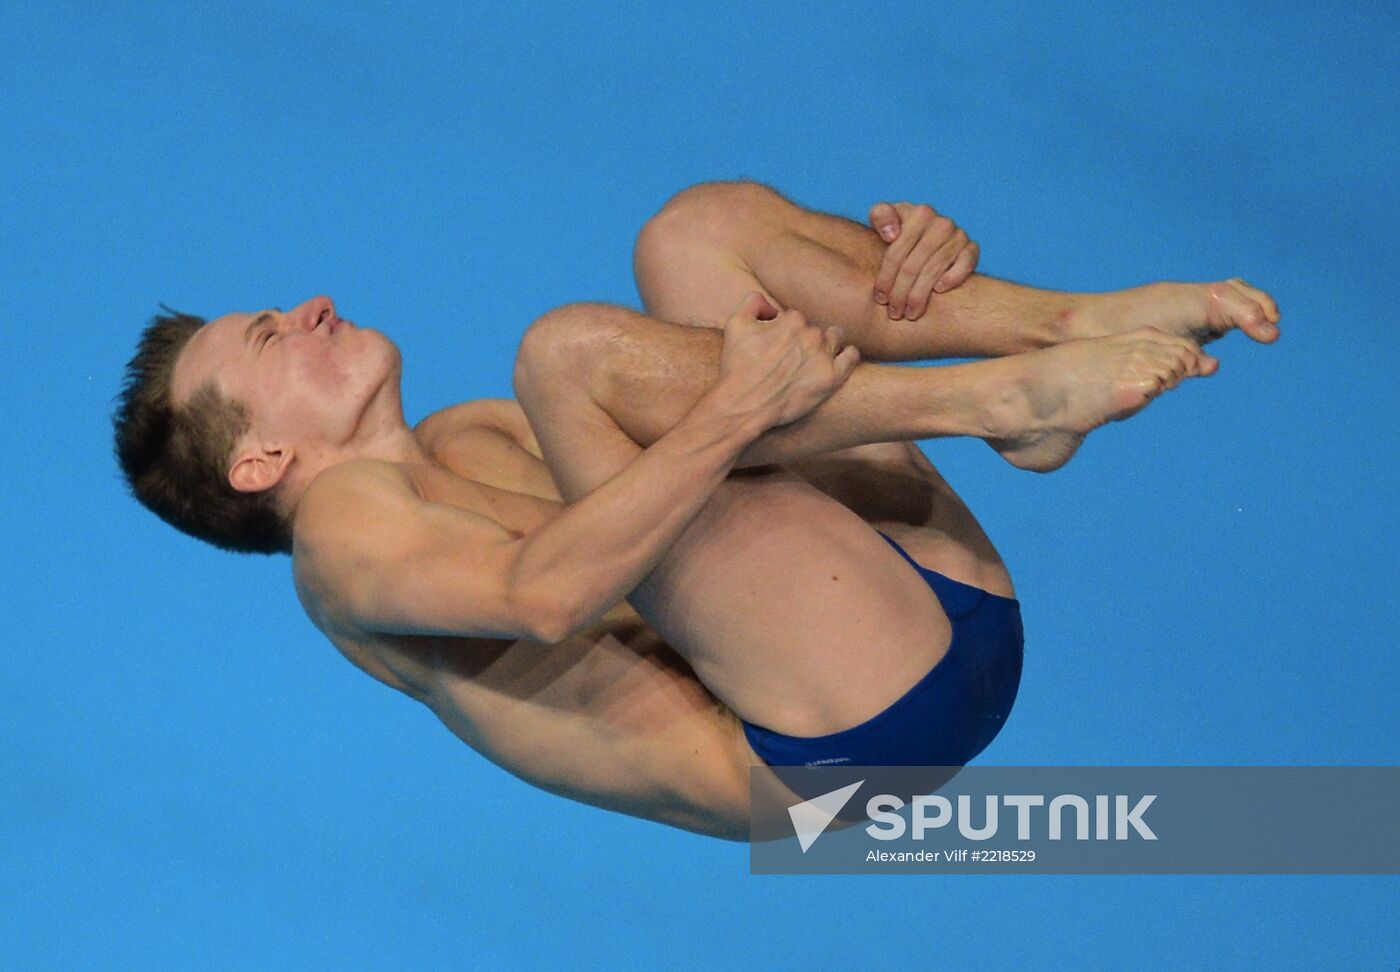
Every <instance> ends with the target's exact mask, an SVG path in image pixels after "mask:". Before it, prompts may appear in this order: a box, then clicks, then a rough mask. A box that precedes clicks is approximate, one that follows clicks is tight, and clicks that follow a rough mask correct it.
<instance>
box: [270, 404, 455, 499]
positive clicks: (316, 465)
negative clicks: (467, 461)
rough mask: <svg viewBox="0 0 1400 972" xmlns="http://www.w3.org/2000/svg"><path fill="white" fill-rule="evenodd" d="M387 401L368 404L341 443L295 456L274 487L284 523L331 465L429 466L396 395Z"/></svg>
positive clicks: (311, 449)
mask: <svg viewBox="0 0 1400 972" xmlns="http://www.w3.org/2000/svg"><path fill="white" fill-rule="evenodd" d="M379 397H381V396H376V398H379ZM388 399H389V400H388V403H387V404H386V403H385V402H383V401H378V402H372V403H371V405H370V407H369V408H367V409H366V410H365V412H364V414H362V415H361V417H360V421H359V422H358V423H357V425H356V428H355V431H354V433H353V434H352V435H351V436H350V437H349V438H348V439H347V440H345V441H344V442H341V443H338V444H329V443H328V444H323V445H319V446H315V447H312V448H308V449H304V450H302V451H300V452H298V453H297V455H296V458H295V459H294V460H293V461H292V465H291V468H290V469H288V470H287V474H286V476H285V477H283V480H282V482H281V484H280V485H279V486H278V487H277V494H278V495H277V504H278V506H279V507H280V508H281V510H282V514H283V516H284V517H285V518H286V519H287V521H288V522H290V521H291V518H292V516H293V514H295V512H296V508H297V505H298V504H299V503H300V502H301V498H302V496H303V495H304V494H305V493H306V488H307V487H308V486H310V485H311V482H312V480H314V479H315V478H316V477H317V476H319V475H320V474H321V473H323V472H325V471H326V470H327V469H329V468H331V467H332V466H338V465H340V464H342V463H346V462H351V461H352V460H355V459H374V460H378V461H380V462H393V463H403V464H422V465H431V464H432V463H433V459H432V457H431V456H430V455H429V454H428V452H427V450H426V449H424V448H423V446H422V445H421V444H419V442H418V438H417V436H415V435H414V434H413V430H412V429H410V428H409V427H408V424H407V423H406V422H405V421H404V417H403V410H402V408H401V407H400V406H399V402H398V396H397V395H393V396H388ZM376 406H379V407H376Z"/></svg>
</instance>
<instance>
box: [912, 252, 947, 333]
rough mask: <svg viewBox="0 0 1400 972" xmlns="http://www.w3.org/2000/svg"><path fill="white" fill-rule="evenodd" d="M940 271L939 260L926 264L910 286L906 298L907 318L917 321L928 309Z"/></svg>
mask: <svg viewBox="0 0 1400 972" xmlns="http://www.w3.org/2000/svg"><path fill="white" fill-rule="evenodd" d="M940 273H941V271H940V269H939V267H938V264H937V262H933V263H929V264H926V265H925V266H924V269H923V270H922V271H920V273H919V276H918V277H917V278H916V279H915V280H914V285H913V286H912V287H910V288H909V296H908V297H906V298H905V300H904V319H905V320H907V321H917V320H918V319H919V318H921V317H923V316H924V311H926V310H928V301H929V296H930V295H931V294H932V293H933V288H934V286H935V284H937V282H938V278H939V275H940Z"/></svg>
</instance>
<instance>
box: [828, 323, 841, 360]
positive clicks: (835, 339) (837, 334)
mask: <svg viewBox="0 0 1400 972" xmlns="http://www.w3.org/2000/svg"><path fill="white" fill-rule="evenodd" d="M845 336H846V335H845V334H844V333H843V332H842V330H841V329H840V328H839V327H828V328H827V329H826V353H827V356H828V357H832V358H834V357H836V352H837V351H839V350H840V349H841V342H842V340H843V339H844V338H845Z"/></svg>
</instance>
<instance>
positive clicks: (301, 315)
mask: <svg viewBox="0 0 1400 972" xmlns="http://www.w3.org/2000/svg"><path fill="white" fill-rule="evenodd" d="M292 316H293V319H294V320H295V322H296V325H297V327H299V328H301V329H302V330H305V331H309V330H311V329H312V328H314V327H315V326H316V325H318V324H325V323H329V322H331V321H334V320H335V319H336V315H335V302H334V301H332V300H331V299H330V298H329V297H327V296H326V295H325V294H320V295H318V296H316V297H312V298H311V299H310V300H308V301H307V302H306V303H304V304H302V305H301V306H300V307H298V308H297V309H296V312H295V314H293V315H292Z"/></svg>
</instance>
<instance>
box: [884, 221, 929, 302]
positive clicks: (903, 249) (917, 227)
mask: <svg viewBox="0 0 1400 972" xmlns="http://www.w3.org/2000/svg"><path fill="white" fill-rule="evenodd" d="M932 220H933V208H932V207H930V206H911V207H909V208H908V209H905V210H901V211H900V226H901V228H900V231H899V238H898V239H897V240H895V241H894V242H893V243H891V244H890V245H889V248H888V249H886V250H885V256H884V259H883V260H881V261H880V274H879V276H877V277H876V278H875V302H876V303H878V304H888V303H889V295H890V289H891V288H892V287H893V286H894V282H895V277H896V276H897V274H898V273H899V269H900V267H902V266H903V265H904V261H905V260H906V259H907V258H908V256H909V253H910V251H911V250H913V249H914V247H915V245H917V244H918V242H919V240H920V238H921V237H922V236H923V233H924V228H925V227H926V226H927V225H928V224H929V223H930V222H931V221H932Z"/></svg>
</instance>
